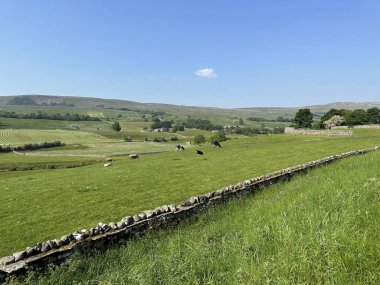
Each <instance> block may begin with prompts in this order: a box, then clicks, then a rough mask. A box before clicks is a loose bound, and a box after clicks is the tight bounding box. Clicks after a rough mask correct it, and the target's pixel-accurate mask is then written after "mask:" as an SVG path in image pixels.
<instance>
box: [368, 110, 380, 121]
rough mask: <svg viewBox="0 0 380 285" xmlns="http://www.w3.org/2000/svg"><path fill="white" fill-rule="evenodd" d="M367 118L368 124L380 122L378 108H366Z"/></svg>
mask: <svg viewBox="0 0 380 285" xmlns="http://www.w3.org/2000/svg"><path fill="white" fill-rule="evenodd" d="M367 114H368V120H369V123H370V124H380V110H379V108H376V107H373V108H369V109H368V110H367Z"/></svg>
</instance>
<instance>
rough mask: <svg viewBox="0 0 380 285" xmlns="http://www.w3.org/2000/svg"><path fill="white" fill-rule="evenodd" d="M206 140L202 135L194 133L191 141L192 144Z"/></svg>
mask: <svg viewBox="0 0 380 285" xmlns="http://www.w3.org/2000/svg"><path fill="white" fill-rule="evenodd" d="M205 142H206V138H205V136H204V135H201V134H199V135H195V136H194V138H193V143H194V144H198V145H199V144H202V143H205Z"/></svg>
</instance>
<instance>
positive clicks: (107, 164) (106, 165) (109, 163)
mask: <svg viewBox="0 0 380 285" xmlns="http://www.w3.org/2000/svg"><path fill="white" fill-rule="evenodd" d="M111 165H112V161H111V162H107V163H105V164H104V165H103V166H104V167H108V166H111Z"/></svg>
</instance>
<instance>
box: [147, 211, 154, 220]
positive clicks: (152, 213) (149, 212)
mask: <svg viewBox="0 0 380 285" xmlns="http://www.w3.org/2000/svg"><path fill="white" fill-rule="evenodd" d="M145 216H146V218H147V219H150V218H152V217H153V216H154V212H153V211H146V212H145Z"/></svg>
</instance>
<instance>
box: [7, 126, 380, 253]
mask: <svg viewBox="0 0 380 285" xmlns="http://www.w3.org/2000/svg"><path fill="white" fill-rule="evenodd" d="M371 134H372V133H371ZM375 134H376V132H375ZM313 138H314V137H306V136H281V135H275V136H256V137H252V138H246V139H232V140H230V141H227V142H225V143H223V147H222V148H221V149H213V148H211V147H210V145H207V144H206V145H204V146H201V147H200V149H202V150H203V151H204V152H205V155H204V156H196V155H195V151H194V149H186V150H185V151H183V152H175V151H170V152H166V153H161V154H154V155H142V156H141V157H140V158H139V159H138V160H129V159H121V160H117V161H115V163H114V164H113V165H112V167H111V168H104V167H103V165H102V164H96V165H91V166H86V167H81V168H75V169H62V170H38V171H25V172H6V173H0V179H1V187H0V196H1V202H2V205H1V212H0V228H1V229H3V230H2V234H1V235H0V244H1V246H0V255H6V254H10V253H12V252H14V251H17V250H21V249H23V248H25V247H26V246H29V245H33V244H34V243H36V242H40V241H44V240H47V239H51V238H56V237H60V236H61V235H63V234H66V233H69V232H73V231H75V230H80V229H82V228H90V227H92V226H93V225H95V224H96V223H98V222H100V221H103V222H110V221H116V220H118V219H120V218H121V217H123V216H125V215H127V214H135V213H138V212H140V211H143V210H147V209H151V208H154V207H156V206H159V205H163V204H170V203H178V202H180V201H183V200H185V199H187V198H188V197H190V196H193V195H197V194H203V193H207V192H209V191H214V190H216V189H218V188H220V187H223V186H226V185H230V184H235V183H237V182H240V181H243V180H245V179H247V178H251V177H255V176H258V175H261V174H265V173H268V172H271V171H274V170H277V169H281V168H285V167H289V166H293V165H296V164H300V163H304V162H307V161H310V160H315V159H318V158H322V157H325V156H328V155H332V154H336V153H341V152H344V151H349V150H353V149H359V148H364V147H372V146H375V145H377V144H378V143H379V139H378V138H379V132H377V136H376V135H373V136H372V137H371V136H370V135H368V134H366V133H365V132H363V133H362V134H360V135H358V136H357V137H351V138H340V137H339V138H318V137H316V138H318V139H317V140H314V139H315V138H314V139H313Z"/></svg>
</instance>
